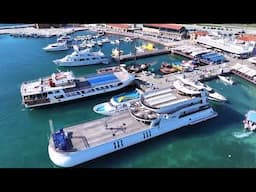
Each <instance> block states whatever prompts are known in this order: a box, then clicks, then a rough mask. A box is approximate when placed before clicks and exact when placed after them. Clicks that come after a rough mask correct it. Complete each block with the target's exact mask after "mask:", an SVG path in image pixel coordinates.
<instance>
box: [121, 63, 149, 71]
mask: <svg viewBox="0 0 256 192" xmlns="http://www.w3.org/2000/svg"><path fill="white" fill-rule="evenodd" d="M149 66H150V65H149V64H148V63H142V64H134V65H129V66H127V67H126V70H127V71H128V72H129V73H139V72H141V71H143V70H146V69H148V67H149Z"/></svg>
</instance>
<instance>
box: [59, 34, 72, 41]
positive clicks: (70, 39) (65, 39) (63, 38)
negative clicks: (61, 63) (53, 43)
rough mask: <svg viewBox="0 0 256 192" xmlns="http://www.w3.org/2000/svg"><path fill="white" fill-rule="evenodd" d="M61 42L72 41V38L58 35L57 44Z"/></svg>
mask: <svg viewBox="0 0 256 192" xmlns="http://www.w3.org/2000/svg"><path fill="white" fill-rule="evenodd" d="M61 41H72V37H71V36H69V35H60V36H59V37H58V38H57V42H61Z"/></svg>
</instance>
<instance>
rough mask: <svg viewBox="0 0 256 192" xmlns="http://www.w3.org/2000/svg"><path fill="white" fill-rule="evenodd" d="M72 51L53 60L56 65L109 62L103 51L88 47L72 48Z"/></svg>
mask: <svg viewBox="0 0 256 192" xmlns="http://www.w3.org/2000/svg"><path fill="white" fill-rule="evenodd" d="M74 50H75V51H74V52H73V53H72V54H70V55H67V56H65V57H63V58H62V59H57V60H54V61H53V62H54V63H55V64H56V65H58V66H83V65H94V64H101V63H102V64H109V62H110V59H109V58H108V57H106V56H105V55H104V53H103V52H101V51H97V52H90V51H89V49H84V50H80V51H79V49H78V48H74Z"/></svg>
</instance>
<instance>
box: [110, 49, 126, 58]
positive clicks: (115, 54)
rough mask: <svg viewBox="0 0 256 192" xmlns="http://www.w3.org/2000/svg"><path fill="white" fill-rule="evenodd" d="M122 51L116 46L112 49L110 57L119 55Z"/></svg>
mask: <svg viewBox="0 0 256 192" xmlns="http://www.w3.org/2000/svg"><path fill="white" fill-rule="evenodd" d="M123 53H124V51H123V50H118V49H117V48H115V49H112V54H111V56H112V57H119V56H120V55H122V54H123Z"/></svg>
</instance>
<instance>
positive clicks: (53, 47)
mask: <svg viewBox="0 0 256 192" xmlns="http://www.w3.org/2000/svg"><path fill="white" fill-rule="evenodd" d="M68 49H69V48H68V46H67V42H66V41H63V42H57V43H53V44H49V45H48V46H46V47H44V48H43V50H45V51H65V50H68Z"/></svg>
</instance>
